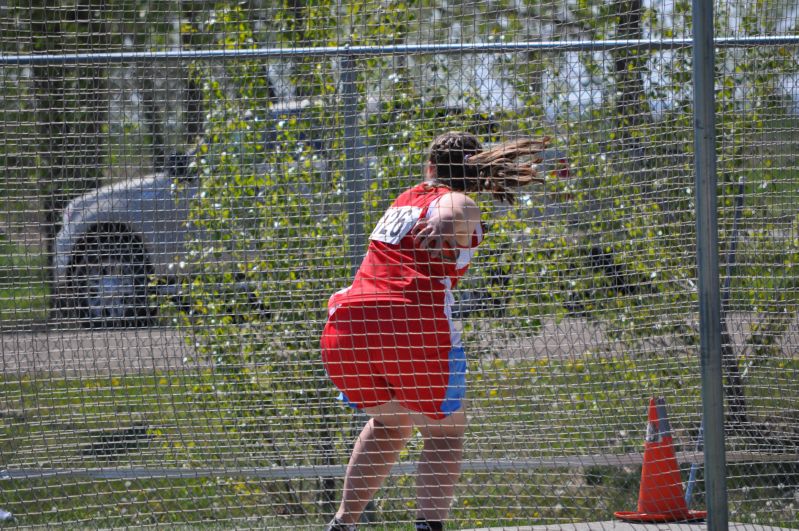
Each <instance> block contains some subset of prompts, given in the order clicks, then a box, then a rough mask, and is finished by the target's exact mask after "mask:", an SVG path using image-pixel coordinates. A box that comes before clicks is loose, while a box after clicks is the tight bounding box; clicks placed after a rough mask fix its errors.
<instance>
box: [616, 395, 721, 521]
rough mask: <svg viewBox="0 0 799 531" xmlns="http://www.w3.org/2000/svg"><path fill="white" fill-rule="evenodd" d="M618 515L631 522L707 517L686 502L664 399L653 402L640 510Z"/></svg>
mask: <svg viewBox="0 0 799 531" xmlns="http://www.w3.org/2000/svg"><path fill="white" fill-rule="evenodd" d="M614 514H615V516H616V518H619V519H621V520H627V521H630V522H680V521H691V520H704V518H705V517H706V516H707V512H705V511H691V510H689V509H688V505H687V504H686V502H685V495H684V494H683V489H682V480H681V479H680V469H679V467H678V466H677V456H676V455H675V453H674V446H673V443H672V438H671V427H670V426H669V419H668V417H667V416H666V400H665V399H664V398H658V399H655V398H652V399H651V400H650V401H649V422H648V424H647V427H646V443H645V447H644V464H643V468H642V469H641V487H640V489H639V490H638V511H635V512H626V511H619V512H616V513H614Z"/></svg>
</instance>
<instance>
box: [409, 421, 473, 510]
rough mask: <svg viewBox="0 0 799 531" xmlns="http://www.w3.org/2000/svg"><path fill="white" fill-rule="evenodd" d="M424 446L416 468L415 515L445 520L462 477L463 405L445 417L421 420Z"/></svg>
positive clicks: (464, 428) (420, 429) (464, 422)
mask: <svg viewBox="0 0 799 531" xmlns="http://www.w3.org/2000/svg"><path fill="white" fill-rule="evenodd" d="M418 427H419V431H420V432H421V434H422V437H423V438H424V448H423V450H422V455H421V458H420V460H419V466H418V468H417V470H416V515H417V518H424V519H426V520H428V521H430V522H433V521H437V522H443V521H445V520H446V519H447V516H448V515H449V509H450V506H451V505H452V498H453V496H454V494H455V487H456V485H457V483H458V478H460V472H461V460H462V458H463V439H464V433H465V431H466V414H465V413H464V411H463V409H460V410H458V411H456V412H455V413H453V414H452V415H450V416H448V417H447V418H445V419H444V420H442V421H438V422H436V421H431V420H430V419H427V422H425V423H424V424H420V425H419V426H418Z"/></svg>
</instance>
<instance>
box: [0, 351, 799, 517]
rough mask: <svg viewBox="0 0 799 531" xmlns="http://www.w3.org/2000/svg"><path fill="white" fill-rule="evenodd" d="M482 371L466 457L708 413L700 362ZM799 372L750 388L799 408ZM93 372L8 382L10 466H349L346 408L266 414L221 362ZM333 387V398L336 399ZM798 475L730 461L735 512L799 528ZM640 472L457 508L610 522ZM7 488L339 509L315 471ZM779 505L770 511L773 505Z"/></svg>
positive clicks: (173, 505)
mask: <svg viewBox="0 0 799 531" xmlns="http://www.w3.org/2000/svg"><path fill="white" fill-rule="evenodd" d="M470 370H471V376H470V380H471V383H470V395H471V399H472V403H471V407H470V410H471V415H470V416H471V418H472V421H471V427H470V432H469V435H468V446H467V459H471V460H475V459H478V460H479V459H506V460H517V461H518V460H522V459H525V458H547V457H560V456H568V455H595V454H624V453H630V452H639V451H641V449H642V446H643V443H642V441H643V438H644V434H645V428H646V422H645V418H646V407H647V399H648V397H649V396H651V395H652V394H661V395H665V396H666V397H667V403H668V408H669V416H670V420H671V421H672V426H673V429H674V433H675V437H676V441H677V442H676V444H677V446H678V449H693V437H694V435H695V432H696V428H697V426H698V422H699V415H700V409H699V407H700V406H699V377H698V374H699V370H698V367H697V363H696V361H695V360H694V359H691V358H687V357H679V356H674V357H670V358H666V357H640V358H637V359H634V358H622V359H616V360H607V359H596V358H583V359H573V360H541V361H536V360H524V361H517V362H507V361H499V360H487V359H483V360H479V361H476V362H474V363H473V364H472V366H471V369H470ZM797 371H799V362H797V360H790V359H786V360H774V361H773V362H771V361H769V362H766V363H765V364H764V365H762V366H759V368H758V370H757V371H756V374H755V376H754V377H753V379H752V381H751V383H752V385H751V387H750V390H751V399H752V403H753V405H754V406H755V409H756V410H757V412H758V414H760V415H766V414H771V415H774V416H777V415H778V414H783V415H790V414H791V412H792V411H794V412H795V411H796V410H797V408H796V406H797V404H796V402H797V395H799V393H798V392H797V387H796V378H795V376H796V374H797ZM85 376H86V375H82V376H81V377H80V378H66V377H61V378H56V377H52V378H49V379H48V378H29V377H18V378H10V377H6V378H5V379H4V380H3V381H2V383H0V389H2V395H1V396H2V398H3V403H4V404H5V411H4V413H5V414H4V415H3V416H2V418H0V423H1V424H0V425H2V430H0V434H1V435H0V466H2V468H3V469H11V470H14V469H40V468H58V469H77V470H86V469H89V470H91V469H124V468H129V467H147V468H161V467H163V468H170V469H184V470H190V469H192V468H195V469H196V468H203V467H215V468H226V469H228V470H230V469H235V468H236V467H274V466H291V465H296V464H305V465H307V464H323V463H325V462H330V463H335V464H342V463H344V462H345V461H346V457H347V453H348V444H349V441H350V431H349V429H348V428H347V426H348V421H349V419H350V417H349V413H348V412H347V411H345V410H344V409H343V408H342V409H338V408H337V409H335V410H334V414H333V415H325V414H324V410H323V409H321V408H320V405H321V403H319V402H314V400H315V399H313V398H312V397H309V401H308V403H307V404H305V405H304V406H302V407H298V408H297V409H296V413H294V414H291V413H289V414H286V415H283V416H280V415H275V416H271V417H268V418H266V417H259V415H258V414H257V412H256V411H249V412H247V411H246V410H245V408H247V407H248V406H247V405H246V403H239V402H233V401H231V400H230V399H229V397H226V396H225V395H224V394H223V393H222V391H223V387H222V386H220V385H219V383H220V382H219V381H218V379H217V376H215V375H214V373H213V372H211V371H206V372H197V373H191V374H190V373H183V374H167V373H163V374H150V375H135V376H124V377H88V378H87V377H85ZM318 384H319V385H321V386H326V385H327V384H326V383H325V382H319V383H318ZM307 385H311V384H310V383H309V384H307ZM309 388H310V387H309ZM322 388H323V389H325V390H324V391H322V392H321V393H322V398H323V400H324V401H325V403H326V402H327V400H328V399H329V398H330V397H332V393H328V392H327V390H326V389H327V388H326V387H322ZM777 390H778V391H779V392H776V391H777ZM267 396H268V395H267ZM237 419H238V420H237ZM243 420H244V421H246V422H248V423H250V426H246V425H245V424H243V423H242V421H243ZM325 422H327V423H329V424H331V425H332V426H333V427H334V430H333V432H332V433H334V434H335V436H336V438H335V443H336V444H335V446H333V447H332V448H331V449H330V451H331V452H332V453H329V454H327V455H325V454H323V452H321V451H320V449H319V444H318V442H319V440H320V439H321V438H322V436H323V434H325V433H328V432H327V431H325V426H324V423H325ZM786 422H789V420H786ZM136 426H144V427H145V429H144V431H143V432H141V433H139V435H138V436H129V437H128V438H127V439H120V438H119V437H120V435H124V434H125V433H126V432H125V430H130V429H131V428H135V427H136ZM142 434H143V435H142ZM120 441H122V444H121V446H120V444H119V443H120ZM419 449H420V440H419V439H418V438H416V439H414V440H412V442H411V444H410V445H409V449H408V450H407V451H406V452H405V453H404V455H403V456H402V459H403V460H415V459H416V457H417V455H418V451H419ZM326 457H327V458H328V461H326V460H325V458H326ZM796 474H797V473H796V471H795V470H793V471H791V469H788V468H785V467H781V466H780V465H768V466H766V465H759V466H754V465H735V466H733V467H731V479H730V496H731V503H730V505H731V508H732V510H733V518H732V519H733V520H735V521H743V522H755V521H757V522H759V523H769V524H772V525H783V526H787V527H791V526H792V525H793V526H795V524H796V519H795V514H794V512H792V510H791V507H793V505H792V503H794V500H793V492H794V490H795V489H796V486H797V483H799V478H797V475H796ZM683 477H684V478H685V477H686V475H685V474H684V476H683ZM639 478H640V472H639V470H638V467H626V468H624V467H611V466H603V465H601V464H598V465H597V466H592V467H584V468H580V469H565V468H526V467H524V466H520V467H519V468H518V469H516V470H510V471H504V472H479V471H475V472H467V473H465V474H464V476H463V479H462V482H461V487H460V488H459V490H458V499H457V501H456V503H455V505H454V508H453V527H488V526H512V525H530V524H544V523H551V524H554V523H565V522H571V521H595V520H606V519H610V518H612V513H613V511H615V510H629V509H634V507H635V504H636V500H637V489H638V482H639ZM0 485H2V487H0V507H3V508H5V509H6V510H10V511H11V512H13V513H14V514H15V515H16V516H17V518H18V520H19V521H20V523H21V524H23V525H68V526H69V527H81V526H86V527H122V526H142V525H169V526H178V527H179V526H186V528H196V527H203V528H205V527H207V528H210V529H216V528H220V529H222V528H231V527H237V528H240V527H245V526H250V525H252V526H261V527H280V526H287V527H302V526H308V527H309V528H318V526H319V524H320V522H321V521H323V519H324V518H325V514H327V513H328V512H329V510H330V506H329V505H327V506H326V505H324V504H323V503H322V504H321V505H320V501H319V497H320V492H322V490H323V489H322V487H321V482H320V480H319V479H316V478H311V479H302V480H292V481H285V480H280V479H258V478H254V477H235V476H231V475H227V476H220V477H200V478H188V479H163V478H162V479H157V478H139V479H128V480H108V479H89V478H86V477H82V476H71V477H60V478H49V479H41V478H40V479H25V480H8V479H6V480H0ZM339 488H340V485H339V484H338V483H336V485H335V486H334V488H333V489H332V491H331V494H332V495H333V496H336V495H337V491H338V489H339ZM412 499H413V479H412V477H409V476H393V477H392V478H390V480H389V482H388V484H387V485H386V488H384V489H382V490H381V492H380V494H379V496H378V498H377V500H376V501H377V508H378V511H377V517H378V520H379V521H380V522H382V523H383V524H385V525H384V527H385V528H389V529H390V528H394V527H398V528H399V527H404V526H401V525H400V524H399V522H407V519H408V518H410V516H411V515H412V505H413V504H412V501H411V500H412ZM766 504H771V506H770V508H769V510H767V511H766V510H764V507H766ZM320 513H321V514H320ZM392 522H394V524H392ZM405 525H407V524H405Z"/></svg>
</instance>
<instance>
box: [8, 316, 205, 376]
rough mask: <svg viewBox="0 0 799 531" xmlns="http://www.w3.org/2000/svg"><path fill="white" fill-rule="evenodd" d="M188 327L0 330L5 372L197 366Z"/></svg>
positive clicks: (98, 371) (122, 370)
mask: <svg viewBox="0 0 799 531" xmlns="http://www.w3.org/2000/svg"><path fill="white" fill-rule="evenodd" d="M187 333H188V332H185V331H180V330H174V329H166V328H142V329H134V330H99V329H98V330H50V331H48V332H20V333H5V334H2V335H0V355H1V356H2V359H0V369H1V370H2V374H42V373H59V374H80V375H82V376H87V377H91V376H94V375H99V376H102V375H108V374H115V375H123V374H137V373H141V372H152V371H153V370H170V371H180V370H188V369H190V368H193V367H196V363H195V362H194V361H193V359H192V358H193V350H192V349H191V348H190V347H189V346H188V343H187V341H186V334H187Z"/></svg>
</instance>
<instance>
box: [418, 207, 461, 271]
mask: <svg viewBox="0 0 799 531" xmlns="http://www.w3.org/2000/svg"><path fill="white" fill-rule="evenodd" d="M411 235H412V236H413V244H414V245H415V246H416V247H418V248H419V249H424V250H426V251H428V252H429V253H430V256H432V257H433V258H441V259H442V260H445V261H451V260H453V257H452V253H448V252H446V251H447V249H455V248H457V246H458V242H457V240H456V238H455V227H454V223H453V221H452V220H451V219H443V218H442V217H441V216H432V217H430V218H429V219H420V220H419V221H417V222H416V225H414V227H413V228H412V229H411Z"/></svg>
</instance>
